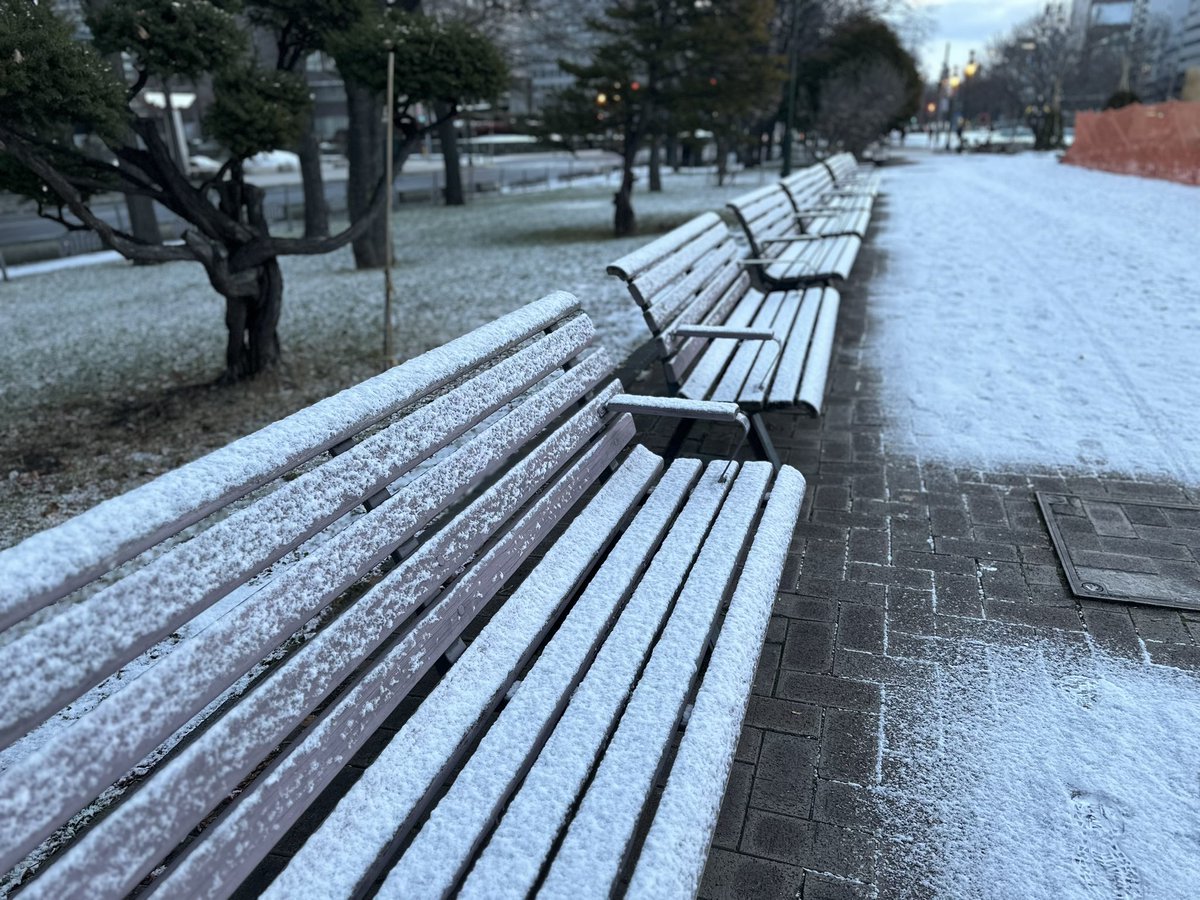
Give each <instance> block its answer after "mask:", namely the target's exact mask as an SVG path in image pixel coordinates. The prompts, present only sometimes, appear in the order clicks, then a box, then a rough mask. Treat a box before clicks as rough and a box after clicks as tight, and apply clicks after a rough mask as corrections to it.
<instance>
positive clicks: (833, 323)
mask: <svg viewBox="0 0 1200 900" xmlns="http://www.w3.org/2000/svg"><path fill="white" fill-rule="evenodd" d="M823 291H824V296H823V297H822V299H821V312H820V313H819V314H818V316H817V322H816V326H815V327H814V328H813V332H812V343H811V345H810V348H809V353H808V359H806V360H805V361H804V377H803V378H801V379H800V385H799V390H798V392H797V394H796V400H797V401H798V402H799V403H800V404H802V405H804V406H807V407H808V408H809V409H810V410H811V411H812V412H813V414H814V415H816V414H817V413H819V412H820V411H821V403H822V402H823V401H824V399H825V382H826V381H827V380H828V377H829V367H830V362H831V358H832V356H833V344H834V332H835V331H836V329H837V317H838V307H839V306H840V304H841V295H839V294H838V292H837V291H835V290H834V289H833V288H824V289H823Z"/></svg>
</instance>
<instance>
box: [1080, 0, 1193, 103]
mask: <svg viewBox="0 0 1200 900" xmlns="http://www.w3.org/2000/svg"><path fill="white" fill-rule="evenodd" d="M1198 8H1200V0H1074V2H1073V3H1072V5H1071V14H1070V28H1071V32H1072V34H1073V36H1074V38H1075V46H1076V47H1078V48H1079V49H1080V50H1081V51H1082V53H1083V55H1084V57H1085V59H1086V58H1088V57H1091V56H1095V55H1098V54H1102V53H1109V54H1113V55H1115V56H1117V57H1119V58H1120V59H1121V60H1122V62H1123V65H1124V69H1125V72H1124V78H1123V79H1122V80H1123V81H1124V82H1125V83H1127V84H1128V87H1129V88H1131V89H1132V90H1133V91H1134V92H1136V93H1137V94H1139V95H1140V96H1142V97H1143V98H1144V99H1146V100H1160V99H1165V98H1167V97H1170V96H1174V95H1175V94H1176V93H1177V91H1178V89H1179V85H1180V84H1181V83H1182V80H1183V72H1184V70H1185V69H1186V68H1187V64H1186V61H1185V58H1186V57H1187V56H1188V53H1189V43H1188V42H1189V32H1188V30H1187V27H1186V23H1187V22H1188V21H1189V15H1191V17H1192V20H1195V19H1196V18H1197V16H1198V15H1200V12H1198V11H1197V10H1198ZM1196 29H1200V24H1197V25H1196ZM1190 34H1191V38H1190V39H1191V40H1192V41H1193V43H1192V44H1191V45H1190V46H1191V51H1190V52H1191V53H1193V54H1195V53H1197V52H1200V47H1197V45H1196V43H1195V42H1200V33H1198V32H1197V31H1196V30H1195V29H1194V30H1193V31H1192V32H1191V33H1190ZM1116 86H1117V84H1116V83H1114V88H1115V87H1116Z"/></svg>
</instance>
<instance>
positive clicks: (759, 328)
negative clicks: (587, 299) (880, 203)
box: [608, 153, 879, 467]
mask: <svg viewBox="0 0 1200 900" xmlns="http://www.w3.org/2000/svg"><path fill="white" fill-rule="evenodd" d="M878 192H879V174H878V172H876V171H874V169H873V168H866V169H862V168H860V167H859V166H858V164H857V163H856V162H855V160H854V157H853V156H851V155H850V154H848V153H843V154H838V155H836V156H834V157H832V158H831V159H830V160H828V161H827V162H826V163H821V164H817V165H813V166H808V167H806V168H804V169H801V170H799V171H797V172H796V173H794V174H793V175H791V176H789V177H788V178H786V179H784V180H783V181H781V182H778V183H775V184H770V185H767V186H765V187H762V188H759V189H758V190H755V191H752V192H750V193H748V194H745V195H742V196H740V197H737V198H735V199H733V200H731V201H730V202H729V204H728V205H729V208H730V210H731V211H732V212H733V214H734V216H735V217H736V219H737V221H738V223H739V224H740V225H741V228H742V234H743V236H744V238H745V241H746V243H747V244H748V245H749V250H748V251H747V250H746V249H744V248H743V246H742V245H741V244H739V242H738V240H737V238H736V237H735V235H734V234H733V232H731V231H730V230H729V229H728V228H726V227H725V225H724V223H723V222H722V220H721V218H720V217H719V216H718V215H717V214H716V213H705V214H703V215H700V216H697V217H696V218H694V219H692V220H691V221H689V222H687V223H685V224H683V225H681V226H680V227H678V228H676V229H675V230H674V231H671V232H669V233H668V234H666V235H664V236H663V237H661V238H659V239H658V240H656V241H654V242H652V243H650V244H648V245H647V246H645V247H641V248H639V249H638V250H636V251H634V252H633V253H630V254H628V255H626V256H624V257H622V258H621V259H619V260H617V261H616V262H614V263H612V264H610V265H609V266H608V271H609V273H610V274H612V275H615V276H617V277H619V278H621V279H623V280H624V281H625V283H626V285H627V286H628V288H629V292H630V294H632V296H633V299H634V300H635V301H636V302H637V304H638V305H639V307H641V310H642V312H643V315H644V317H645V320H646V324H647V326H648V327H649V329H650V333H651V339H652V341H653V342H654V345H655V349H656V351H657V355H658V358H659V359H660V361H661V363H662V366H663V371H664V374H665V379H666V382H667V385H668V388H669V390H670V391H671V392H672V393H674V394H677V395H678V396H681V397H688V398H692V399H696V400H717V401H721V402H731V403H736V404H737V405H738V406H739V407H740V408H741V409H742V410H743V411H745V412H746V413H747V415H748V416H749V419H750V422H751V427H752V431H751V441H752V443H753V445H754V447H755V449H756V450H757V451H758V454H759V456H760V458H763V459H767V460H769V461H770V462H772V463H773V464H774V465H775V466H776V467H778V465H779V456H778V454H777V453H776V451H775V449H774V447H773V445H772V444H771V440H770V437H769V435H768V433H767V429H766V426H765V424H764V423H763V420H762V417H761V412H762V411H763V410H767V409H778V408H789V409H799V410H802V411H804V412H806V413H809V414H811V415H817V414H819V413H820V409H821V403H822V400H823V398H824V396H825V385H826V380H827V377H828V373H829V366H830V362H831V360H832V351H833V342H834V332H835V326H836V323H837V313H838V304H839V302H840V295H839V294H838V291H837V289H836V288H835V287H834V286H833V285H834V284H835V283H838V282H841V281H843V280H845V279H846V278H848V277H849V275H850V271H851V269H852V268H853V266H854V261H855V259H856V258H857V256H858V252H859V249H860V247H861V246H862V241H863V238H864V236H865V234H866V230H867V226H868V224H869V222H870V217H871V211H872V208H873V205H874V202H875V197H876V195H877V194H878ZM679 437H682V433H680V435H679Z"/></svg>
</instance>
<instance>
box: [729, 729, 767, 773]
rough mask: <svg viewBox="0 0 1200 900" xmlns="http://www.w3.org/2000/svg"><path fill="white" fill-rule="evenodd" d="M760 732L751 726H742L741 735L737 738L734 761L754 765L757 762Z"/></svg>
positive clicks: (760, 744) (760, 738) (760, 740)
mask: <svg viewBox="0 0 1200 900" xmlns="http://www.w3.org/2000/svg"><path fill="white" fill-rule="evenodd" d="M762 736H763V733H762V730H761V729H759V728H755V727H753V726H752V725H742V733H741V735H740V736H739V737H738V745H737V752H736V753H735V754H734V759H736V760H737V761H738V762H744V763H750V764H752V765H753V764H754V763H757V762H758V751H759V748H760V747H761V746H762Z"/></svg>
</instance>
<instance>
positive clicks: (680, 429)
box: [663, 419, 696, 459]
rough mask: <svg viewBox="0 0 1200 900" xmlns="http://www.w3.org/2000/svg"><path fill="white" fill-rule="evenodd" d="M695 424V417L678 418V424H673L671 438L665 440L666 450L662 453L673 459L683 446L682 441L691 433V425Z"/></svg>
mask: <svg viewBox="0 0 1200 900" xmlns="http://www.w3.org/2000/svg"><path fill="white" fill-rule="evenodd" d="M695 424H696V420H695V419H680V420H679V424H678V425H676V426H675V431H674V432H673V433H672V434H671V440H670V441H668V442H667V449H666V452H665V453H664V454H663V455H664V456H666V458H667V459H674V458H675V457H677V456H678V455H679V450H680V448H681V447H683V442H684V441H686V440H687V438H688V435H689V434H691V433H692V427H693V426H694V425H695Z"/></svg>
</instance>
